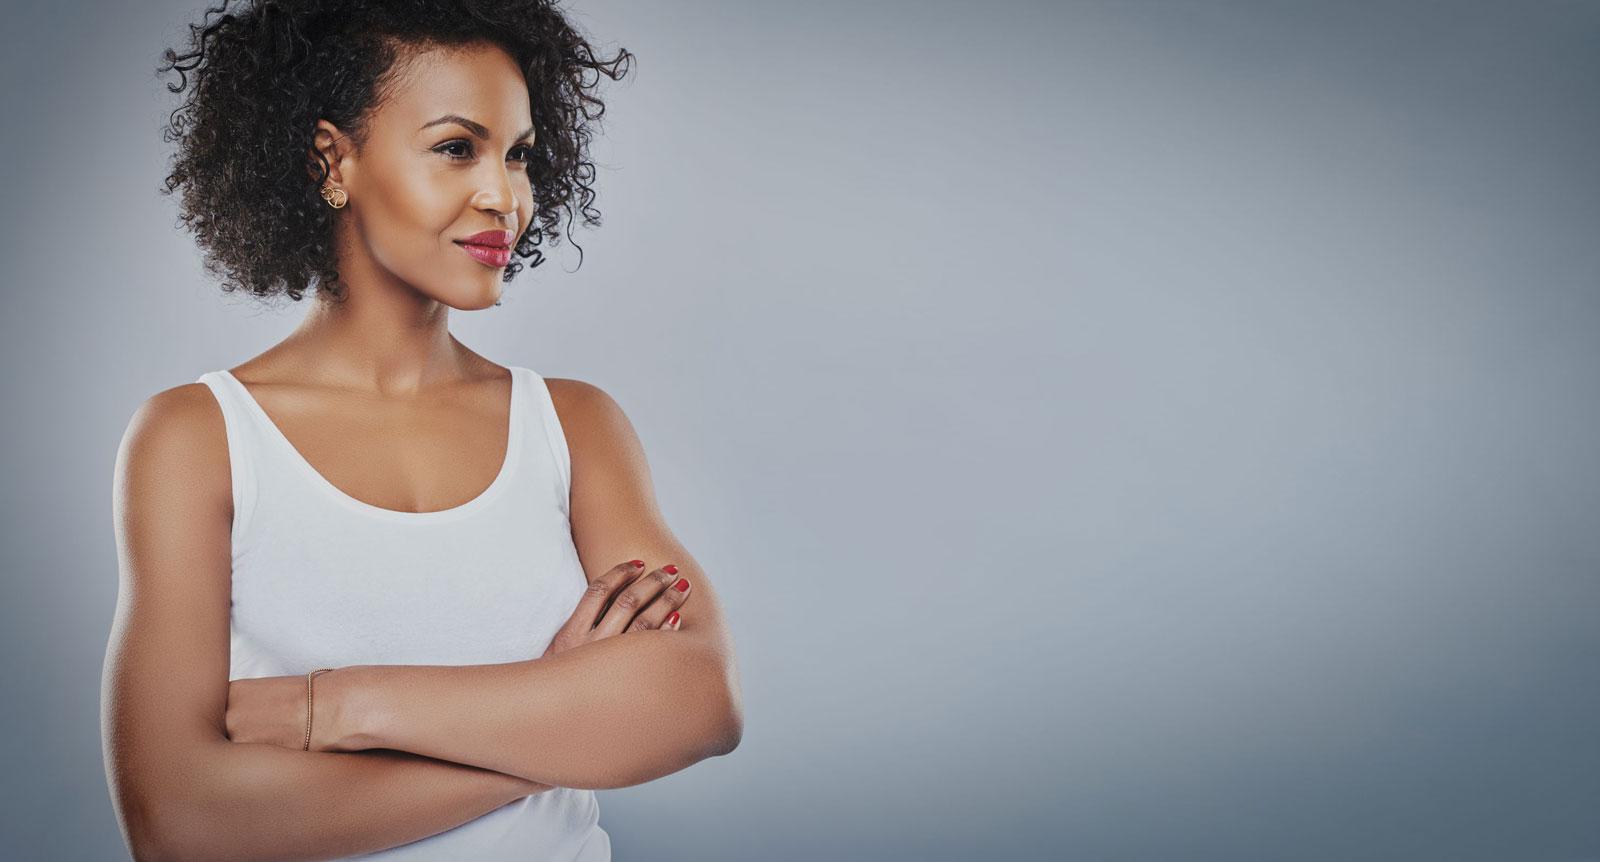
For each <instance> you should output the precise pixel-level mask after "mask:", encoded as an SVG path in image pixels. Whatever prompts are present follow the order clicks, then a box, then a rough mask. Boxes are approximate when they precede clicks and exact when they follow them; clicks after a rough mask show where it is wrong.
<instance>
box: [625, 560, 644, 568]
mask: <svg viewBox="0 0 1600 862" xmlns="http://www.w3.org/2000/svg"><path fill="white" fill-rule="evenodd" d="M628 565H630V566H633V567H634V568H636V569H638V568H642V567H643V566H644V560H629V561H628Z"/></svg>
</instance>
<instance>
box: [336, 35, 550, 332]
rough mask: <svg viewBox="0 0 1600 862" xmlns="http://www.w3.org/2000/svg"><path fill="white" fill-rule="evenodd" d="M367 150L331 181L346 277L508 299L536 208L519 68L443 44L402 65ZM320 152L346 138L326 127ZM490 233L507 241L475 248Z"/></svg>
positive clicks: (489, 52)
mask: <svg viewBox="0 0 1600 862" xmlns="http://www.w3.org/2000/svg"><path fill="white" fill-rule="evenodd" d="M404 64H405V65H404V66H403V69H404V71H403V72H402V73H401V76H400V78H399V79H398V80H397V81H396V82H395V84H394V87H393V89H392V90H391V91H390V95H389V96H388V98H387V99H386V100H385V101H383V103H382V104H381V105H379V107H378V108H377V109H376V111H375V112H374V114H373V115H372V117H371V125H370V135H369V137H368V139H367V143H366V145H365V147H363V148H362V149H361V150H360V151H359V152H356V151H354V150H353V149H350V148H349V146H348V145H349V141H348V139H347V140H346V141H344V142H341V144H340V146H339V147H338V148H337V152H338V155H337V157H335V155H334V151H333V150H332V149H327V148H325V149H324V152H325V153H326V154H328V157H329V160H330V161H331V162H332V163H333V164H332V170H333V171H334V172H333V173H332V174H331V175H330V177H329V180H328V181H327V183H325V185H329V186H334V187H337V188H342V189H344V190H345V192H346V193H347V194H348V196H349V198H348V199H349V203H348V204H347V205H346V207H345V208H344V210H343V211H342V212H341V214H340V216H339V218H340V219H341V220H343V221H344V222H345V223H344V224H342V225H341V226H340V247H339V269H340V277H341V279H344V280H347V281H350V282H354V283H358V284H359V283H369V282H370V283H377V284H398V285H399V286H401V287H409V288H410V289H411V290H413V291H416V292H417V293H420V294H422V295H423V296H425V297H427V298H429V299H433V300H437V301H439V302H442V303H444V304H445V305H448V306H450V307H451V308H457V309H478V308H484V307H487V306H490V305H493V304H494V302H495V301H496V300H498V299H499V298H500V290H501V286H502V282H501V277H502V275H503V273H504V271H505V266H506V264H507V263H508V262H509V259H510V248H509V247H510V246H512V245H514V244H515V242H516V240H517V239H518V238H519V237H520V236H521V235H522V232H523V230H524V229H525V228H526V227H527V225H528V221H529V219H530V218H531V217H532V213H533V185H532V181H531V180H530V179H529V177H528V171H527V162H528V159H529V158H531V157H532V153H533V150H532V147H531V144H532V142H533V132H532V128H533V121H532V118H531V116H530V113H529V98H528V87H527V83H526V81H525V80H524V79H523V77H522V72H521V70H520V69H518V68H517V65H516V62H515V61H514V60H513V59H512V58H511V56H510V55H509V54H507V53H506V52H505V51H504V49H501V48H499V47H497V46H484V47H472V48H454V49H433V50H428V51H425V52H421V53H416V54H414V55H412V56H411V58H410V59H408V60H406V61H404ZM318 128H319V129H322V130H326V131H327V134H323V133H322V132H319V133H318V135H317V141H318V145H319V147H323V146H325V144H326V145H331V144H332V142H333V141H334V140H335V139H337V138H339V137H340V136H341V135H342V134H344V133H343V132H341V131H339V130H338V129H337V128H336V127H334V126H332V125H331V124H329V123H327V122H326V121H321V122H319V123H318ZM485 231H491V232H492V231H499V232H500V233H501V235H500V236H499V238H497V239H485V238H482V237H480V238H478V240H477V241H478V242H479V243H488V244H491V245H501V246H505V248H503V249H488V248H483V247H482V246H474V247H469V246H468V245H466V244H464V241H465V240H467V239H469V238H473V237H474V235H477V234H480V233H483V232H485Z"/></svg>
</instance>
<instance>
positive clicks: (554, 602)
mask: <svg viewBox="0 0 1600 862" xmlns="http://www.w3.org/2000/svg"><path fill="white" fill-rule="evenodd" d="M555 515H556V516H557V517H551V518H549V519H547V520H548V521H549V523H539V522H538V521H537V520H529V521H527V522H522V523H517V524H502V525H499V526H493V525H490V524H488V523H487V522H486V521H476V522H472V521H469V522H466V523H463V524H449V525H437V526H430V527H428V528H426V529H418V528H415V527H409V526H406V525H399V526H398V527H396V528H394V529H388V530H383V529H378V530H369V531H367V532H364V533H362V534H361V535H360V536H359V537H358V536H353V535H351V534H350V533H349V532H348V531H346V532H344V533H343V534H341V533H340V531H338V530H333V529H330V530H326V531H323V532H321V533H319V532H318V531H317V530H315V529H307V530H304V531H303V533H302V534H301V535H298V536H295V537H293V538H290V539H285V538H283V537H274V540H273V541H272V542H270V543H263V544H262V545H261V546H259V547H256V548H253V549H252V550H251V552H250V553H249V554H247V555H245V556H243V557H242V558H240V559H236V560H235V564H234V572H233V606H232V610H231V620H230V624H231V628H232V633H233V660H234V668H233V671H232V674H231V676H230V678H234V679H237V678H240V677H253V676H264V675H276V674H283V673H303V672H305V671H306V670H309V669H312V668H313V667H328V666H340V665H349V664H492V663H499V662H507V661H520V660H525V659H530V658H538V657H539V656H540V655H541V654H542V653H543V652H544V650H545V648H546V647H547V646H548V645H549V643H550V640H551V638H552V637H554V635H555V632H556V631H557V630H558V629H559V628H560V627H561V626H562V625H563V624H564V623H565V622H566V621H567V619H568V617H569V616H570V615H571V613H572V611H573V609H574V608H575V607H576V605H577V603H578V600H579V599H580V598H581V597H582V596H583V593H584V590H585V589H586V588H587V586H588V582H587V580H586V578H585V577H584V573H583V568H582V566H581V564H580V563H579V560H578V556H577V551H576V549H575V547H574V546H573V543H572V540H571V533H570V531H569V530H568V529H567V527H566V521H565V518H564V517H559V513H555ZM330 526H331V525H330Z"/></svg>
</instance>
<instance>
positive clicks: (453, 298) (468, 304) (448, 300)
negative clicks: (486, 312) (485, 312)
mask: <svg viewBox="0 0 1600 862" xmlns="http://www.w3.org/2000/svg"><path fill="white" fill-rule="evenodd" d="M500 296H501V291H500V286H499V285H498V284H496V285H495V286H494V287H491V288H488V289H487V290H481V291H476V290H475V291H465V292H461V293H451V294H446V295H444V296H439V297H436V299H438V300H439V301H440V302H442V303H444V304H445V305H448V306H450V307H451V308H453V309H455V310H456V311H481V310H482V309H485V308H492V307H493V306H494V304H495V303H496V302H498V301H499V300H500Z"/></svg>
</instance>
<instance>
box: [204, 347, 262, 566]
mask: <svg viewBox="0 0 1600 862" xmlns="http://www.w3.org/2000/svg"><path fill="white" fill-rule="evenodd" d="M195 382H196V383H203V384H205V385H206V387H207V388H209V389H210V390H211V394H212V396H213V397H215V398H216V399H217V405H218V406H219V407H221V408H222V420H223V425H224V427H225V428H226V429H227V435H228V471H229V475H230V479H231V481H232V486H233V530H232V541H233V548H234V553H235V554H238V553H239V551H240V550H241V549H242V547H243V540H244V537H245V531H246V530H247V529H248V527H249V525H250V518H251V515H252V514H253V513H254V512H255V505H256V498H257V497H258V496H259V488H260V485H259V483H258V481H257V476H258V470H259V469H260V468H259V465H258V463H257V460H258V459H257V457H256V453H257V451H258V449H259V441H260V437H259V433H258V432H259V429H257V428H256V427H255V425H254V422H253V419H252V416H251V413H250V410H249V409H248V408H247V406H246V405H245V404H244V402H242V401H241V400H240V398H241V393H239V392H237V391H235V390H234V386H235V385H236V384H235V383H234V382H233V378H231V377H229V376H228V375H226V374H223V373H222V372H220V371H207V372H206V373H204V374H202V375H200V377H199V379H197V380H196V381H195Z"/></svg>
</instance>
